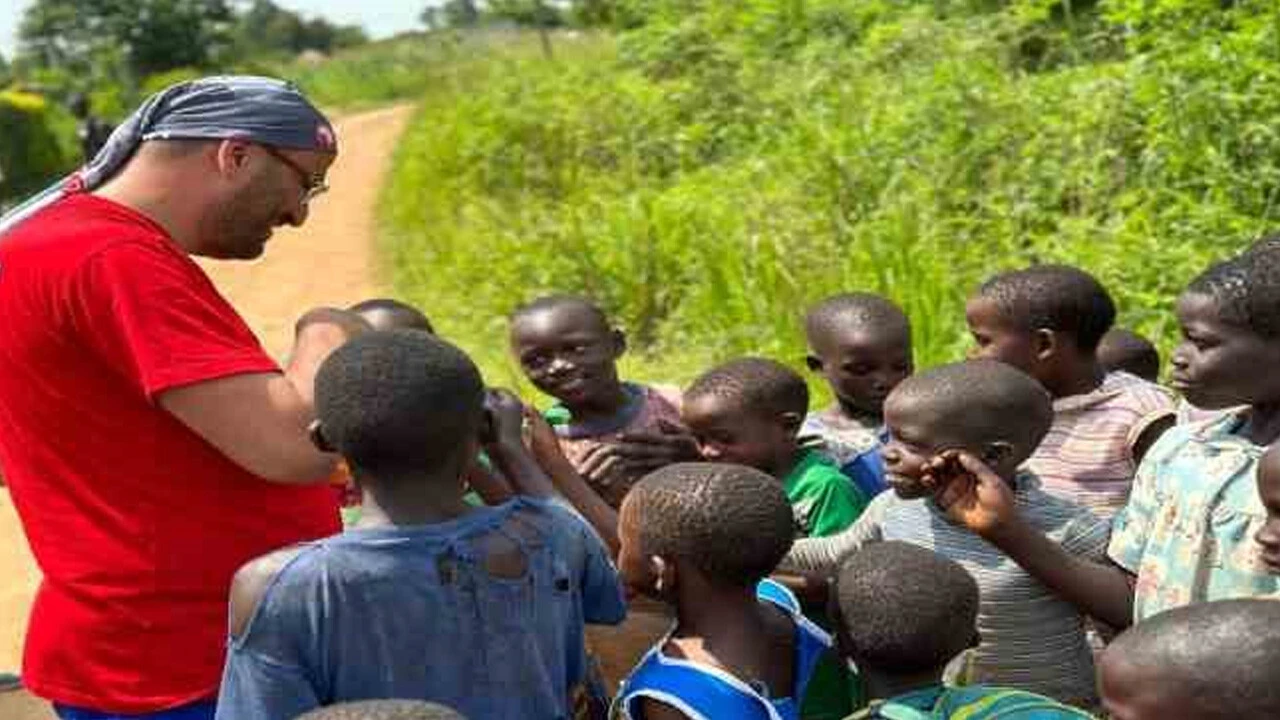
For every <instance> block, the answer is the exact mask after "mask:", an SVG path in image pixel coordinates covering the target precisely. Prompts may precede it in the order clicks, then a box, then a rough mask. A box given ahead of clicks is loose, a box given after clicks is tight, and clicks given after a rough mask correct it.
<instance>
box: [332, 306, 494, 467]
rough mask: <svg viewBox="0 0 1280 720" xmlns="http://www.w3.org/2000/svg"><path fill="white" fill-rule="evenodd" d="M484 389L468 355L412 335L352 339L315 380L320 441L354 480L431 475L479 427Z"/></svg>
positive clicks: (419, 334)
mask: <svg viewBox="0 0 1280 720" xmlns="http://www.w3.org/2000/svg"><path fill="white" fill-rule="evenodd" d="M483 405H484V385H483V383H482V381H481V379H480V371H479V370H477V369H476V366H475V364H474V363H472V362H471V359H470V358H468V357H467V355H466V353H464V352H462V351H461V350H459V349H458V348H456V347H454V346H453V345H450V344H449V343H447V342H445V341H444V340H441V339H440V338H438V337H436V336H434V335H429V334H427V333H424V332H419V331H416V330H390V331H387V332H380V333H367V334H365V335H360V336H357V337H356V338H354V339H352V340H351V341H349V342H347V343H346V344H344V345H342V346H341V347H339V348H338V349H337V350H335V351H334V352H333V354H332V355H330V356H329V357H328V359H326V360H325V361H324V364H323V365H321V366H320V371H319V372H318V373H317V375H316V414H317V417H318V418H319V420H320V433H321V434H322V435H323V437H324V440H325V441H326V442H328V443H329V445H331V446H332V447H333V448H334V449H336V450H337V451H338V452H340V453H342V455H343V456H344V457H345V458H346V459H347V460H348V461H349V462H350V463H351V464H352V466H353V470H356V471H357V472H359V471H361V470H364V471H368V472H370V473H373V474H374V475H375V476H381V475H388V476H395V475H402V474H405V473H415V472H418V473H420V472H423V471H430V470H432V469H435V468H438V467H440V466H441V465H442V464H444V463H447V462H450V461H451V460H453V459H454V458H455V457H456V456H457V455H458V453H460V452H464V451H465V450H466V448H467V447H468V443H469V441H471V440H472V439H473V438H474V437H475V435H476V433H477V432H478V430H479V427H480V420H481V417H482V414H483Z"/></svg>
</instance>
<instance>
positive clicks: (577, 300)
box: [510, 294, 613, 329]
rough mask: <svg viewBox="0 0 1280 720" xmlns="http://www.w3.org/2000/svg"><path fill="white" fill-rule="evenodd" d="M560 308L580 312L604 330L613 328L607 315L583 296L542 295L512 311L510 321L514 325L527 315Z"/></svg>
mask: <svg viewBox="0 0 1280 720" xmlns="http://www.w3.org/2000/svg"><path fill="white" fill-rule="evenodd" d="M560 308H575V309H579V310H582V311H584V312H586V313H587V314H589V315H592V316H594V317H595V319H597V320H599V321H600V325H601V327H604V328H606V329H608V328H612V327H613V324H612V323H611V322H609V316H608V314H606V313H605V311H604V310H603V309H602V308H601V307H600V306H599V305H598V304H596V302H595V301H594V300H592V299H591V298H588V297H585V296H583V295H569V294H556V295H543V296H542V297H539V298H535V299H533V300H531V301H530V302H527V303H525V304H524V305H521V306H520V307H518V308H516V309H515V310H514V311H512V313H511V318H510V320H511V322H512V323H514V322H516V321H518V320H519V319H520V318H522V317H525V316H527V315H532V314H534V313H537V312H542V311H544V310H553V309H560Z"/></svg>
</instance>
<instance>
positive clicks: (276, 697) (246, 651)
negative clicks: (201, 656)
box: [216, 633, 320, 720]
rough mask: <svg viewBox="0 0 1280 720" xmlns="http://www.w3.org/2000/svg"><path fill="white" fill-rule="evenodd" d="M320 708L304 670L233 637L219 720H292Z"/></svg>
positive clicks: (225, 670)
mask: <svg viewBox="0 0 1280 720" xmlns="http://www.w3.org/2000/svg"><path fill="white" fill-rule="evenodd" d="M248 634H251V633H248ZM318 707H320V699H319V698H318V697H316V692H315V688H313V687H312V686H311V683H310V681H309V680H308V679H307V676H306V673H305V672H304V671H303V670H302V669H301V668H298V667H294V666H292V665H288V664H285V663H281V662H279V661H278V660H273V659H271V658H268V657H265V656H263V655H259V654H258V653H257V652H255V651H254V650H252V649H251V648H249V647H247V645H246V644H245V643H243V642H241V641H240V640H237V639H235V638H232V640H231V642H230V644H229V646H228V648H227V664H226V667H225V668H224V669H223V672H222V688H221V690H220V691H219V693H218V711H217V715H216V720H245V718H254V720H290V719H291V718H295V717H297V716H299V715H301V714H302V713H305V712H307V711H308V710H313V709H315V708H318Z"/></svg>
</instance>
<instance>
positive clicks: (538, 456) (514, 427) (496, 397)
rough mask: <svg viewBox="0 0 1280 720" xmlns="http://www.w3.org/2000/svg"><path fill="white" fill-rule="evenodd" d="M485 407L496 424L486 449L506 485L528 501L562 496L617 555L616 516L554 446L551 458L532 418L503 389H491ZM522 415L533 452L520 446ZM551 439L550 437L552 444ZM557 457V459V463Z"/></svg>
mask: <svg viewBox="0 0 1280 720" xmlns="http://www.w3.org/2000/svg"><path fill="white" fill-rule="evenodd" d="M489 405H490V412H491V413H492V417H493V419H494V424H495V428H494V430H495V432H494V436H495V437H493V438H491V441H490V442H489V443H488V444H487V445H486V446H485V450H486V451H487V452H488V453H489V456H490V458H492V459H493V461H494V463H495V464H497V466H498V468H499V469H500V470H501V471H502V474H503V475H504V476H506V478H507V480H508V481H510V483H511V485H512V488H513V489H514V490H515V491H516V492H517V493H519V494H521V495H528V496H531V497H540V498H557V497H560V496H561V495H563V497H564V498H565V499H566V500H568V501H569V504H571V505H573V507H574V508H575V509H576V510H577V511H578V513H579V514H581V515H582V517H583V518H584V519H585V520H586V521H587V522H588V523H589V524H590V525H591V526H592V528H594V529H595V531H596V532H597V533H598V534H599V535H600V537H601V539H603V540H604V542H605V544H606V545H608V546H609V549H610V552H611V553H613V554H615V555H616V554H617V552H618V516H617V513H615V512H614V510H613V508H611V507H609V506H608V505H607V504H605V502H604V501H603V500H601V499H600V496H598V495H596V494H595V492H594V491H592V490H591V489H590V488H589V487H587V484H586V483H585V482H583V480H582V478H580V477H578V475H577V473H575V472H574V471H573V466H572V465H570V464H569V461H568V459H567V458H565V457H564V454H563V453H560V452H559V448H558V446H557V447H556V453H555V455H551V454H549V453H548V451H547V450H546V448H542V447H540V446H541V444H544V443H545V441H540V440H539V439H538V433H539V428H538V426H537V425H536V421H535V414H534V413H529V412H526V410H525V406H524V405H523V403H521V402H520V399H519V398H517V397H516V396H515V395H514V394H512V393H510V392H508V391H505V390H497V391H493V392H492V393H491V395H490V402H489ZM526 417H528V418H529V421H530V423H531V426H532V428H533V434H534V439H533V442H532V444H533V445H534V448H535V449H534V451H533V452H530V450H529V449H528V448H526V447H525V445H524V438H523V433H522V427H523V423H524V422H525V418H526ZM537 419H541V418H537ZM543 422H544V423H545V421H543ZM548 429H549V428H548ZM554 441H555V438H554V433H553V435H552V442H554ZM556 455H558V456H559V459H558V460H557V459H556Z"/></svg>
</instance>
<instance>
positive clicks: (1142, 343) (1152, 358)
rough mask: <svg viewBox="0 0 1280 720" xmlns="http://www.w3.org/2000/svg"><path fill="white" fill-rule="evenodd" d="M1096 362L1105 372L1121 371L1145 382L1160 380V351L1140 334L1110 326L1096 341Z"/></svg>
mask: <svg viewBox="0 0 1280 720" xmlns="http://www.w3.org/2000/svg"><path fill="white" fill-rule="evenodd" d="M1098 363H1099V364H1100V365H1102V367H1103V369H1104V370H1106V371H1107V372H1117V371H1123V372H1127V373H1129V374H1130V375H1136V376H1138V377H1140V378H1142V379H1143V380H1146V381H1147V382H1152V383H1154V382H1158V381H1159V380H1160V353H1159V351H1157V350H1156V346H1155V345H1152V344H1151V341H1150V340H1148V339H1146V338H1144V337H1142V336H1141V335H1139V334H1137V333H1135V332H1131V331H1129V330H1125V329H1124V328H1111V329H1110V330H1108V331H1107V334H1106V335H1103V336H1102V342H1100V343H1098Z"/></svg>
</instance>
